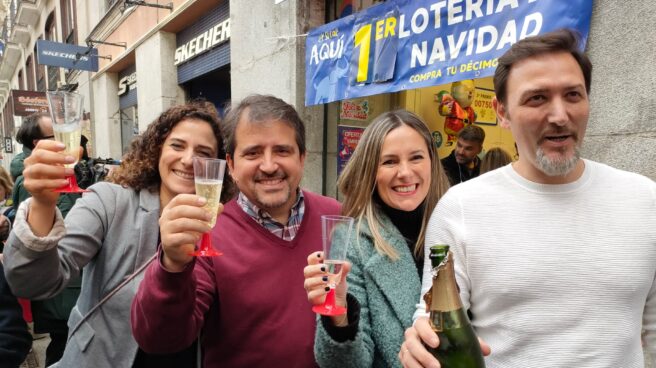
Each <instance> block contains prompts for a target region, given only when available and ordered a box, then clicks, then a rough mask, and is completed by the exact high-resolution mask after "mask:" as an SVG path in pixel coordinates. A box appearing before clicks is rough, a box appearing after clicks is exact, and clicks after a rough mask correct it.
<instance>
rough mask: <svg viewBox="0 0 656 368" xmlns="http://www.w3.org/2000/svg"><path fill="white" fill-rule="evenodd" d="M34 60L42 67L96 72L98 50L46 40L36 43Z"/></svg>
mask: <svg viewBox="0 0 656 368" xmlns="http://www.w3.org/2000/svg"><path fill="white" fill-rule="evenodd" d="M36 49H37V54H36V60H37V63H39V64H43V65H51V66H60V67H62V68H66V69H80V70H88V71H91V72H97V71H98V49H96V48H93V47H83V46H77V45H71V44H68V43H59V42H53V41H46V40H38V41H37V42H36Z"/></svg>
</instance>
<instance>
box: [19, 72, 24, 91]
mask: <svg viewBox="0 0 656 368" xmlns="http://www.w3.org/2000/svg"><path fill="white" fill-rule="evenodd" d="M24 79H25V78H24V77H23V71H22V70H19V71H18V89H24V88H25V81H24Z"/></svg>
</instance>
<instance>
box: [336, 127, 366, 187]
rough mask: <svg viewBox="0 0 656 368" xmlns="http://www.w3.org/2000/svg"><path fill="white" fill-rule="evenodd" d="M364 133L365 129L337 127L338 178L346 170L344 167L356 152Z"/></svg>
mask: <svg viewBox="0 0 656 368" xmlns="http://www.w3.org/2000/svg"><path fill="white" fill-rule="evenodd" d="M363 132H364V128H363V127H354V126H346V125H338V126H337V176H339V175H340V174H341V173H342V170H344V166H346V163H347V162H348V160H349V159H350V158H351V155H352V154H353V151H355V147H356V146H357V145H358V142H360V137H362V133H363Z"/></svg>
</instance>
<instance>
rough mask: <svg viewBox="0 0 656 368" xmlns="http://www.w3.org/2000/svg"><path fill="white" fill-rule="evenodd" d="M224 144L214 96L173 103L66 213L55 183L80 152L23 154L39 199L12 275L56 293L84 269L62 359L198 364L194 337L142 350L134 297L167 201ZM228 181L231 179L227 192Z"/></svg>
mask: <svg viewBox="0 0 656 368" xmlns="http://www.w3.org/2000/svg"><path fill="white" fill-rule="evenodd" d="M222 146H223V144H222V139H221V134H220V130H219V121H218V117H217V115H216V109H215V108H214V106H213V105H212V104H211V103H209V102H201V101H198V102H192V103H188V104H185V105H180V106H174V107H171V108H169V109H168V110H167V111H165V112H164V113H162V114H161V115H160V116H159V117H158V118H157V119H156V120H155V121H154V122H153V123H151V124H150V125H149V126H148V128H147V129H146V131H145V132H144V133H143V134H142V135H140V136H138V137H137V138H136V139H135V140H134V141H133V142H132V145H131V147H130V150H129V151H128V153H126V156H125V157H124V159H123V161H122V164H121V166H120V167H119V168H117V169H116V170H114V171H113V172H112V177H111V181H112V183H110V182H101V183H97V184H95V185H92V186H91V187H89V190H90V192H89V193H85V195H84V196H83V197H82V198H81V199H79V200H78V201H77V203H76V205H75V207H74V208H73V209H72V210H71V211H70V212H69V214H68V216H67V217H66V219H65V220H64V219H63V217H62V215H61V211H60V210H59V209H58V208H57V207H56V206H55V203H56V201H57V197H58V194H57V193H55V192H53V189H55V188H57V187H59V186H61V185H63V184H64V183H65V179H64V177H65V174H66V173H69V174H70V173H72V171H73V169H72V168H71V169H69V168H64V167H63V166H62V165H63V164H65V163H70V162H73V161H74V160H75V158H73V157H70V156H64V155H63V154H61V152H62V151H63V149H64V146H63V145H62V144H61V143H59V142H55V141H50V140H42V141H40V142H39V143H38V144H37V146H36V148H35V150H34V152H33V153H32V155H31V156H30V157H28V158H27V159H26V160H25V166H26V170H25V187H26V188H27V189H28V190H29V191H30V193H32V198H30V199H28V200H26V201H25V202H23V203H22V204H21V205H20V207H19V209H18V213H17V216H16V221H15V224H14V230H13V231H12V233H11V234H10V236H9V240H8V241H7V246H6V248H5V267H6V270H5V273H6V275H7V280H8V282H9V284H10V285H11V286H12V289H13V290H14V292H15V293H16V294H17V295H19V296H22V297H29V298H49V297H52V296H54V295H57V294H58V293H60V292H61V291H62V290H63V288H64V287H65V285H67V284H68V282H69V280H70V279H71V278H72V277H73V276H74V275H78V274H79V273H80V272H81V271H82V270H84V272H83V279H82V290H81V293H80V297H79V299H78V301H77V304H76V305H75V308H73V311H72V312H71V315H70V319H69V326H70V327H71V329H70V330H69V338H68V340H69V343H68V344H67V345H66V350H65V351H64V354H63V356H62V359H61V360H60V361H59V362H58V363H57V364H55V366H56V367H94V368H96V367H100V368H103V367H107V368H110V367H111V368H129V367H195V366H196V362H195V357H196V351H195V349H194V348H193V346H192V347H189V345H192V341H190V342H189V344H187V346H181V347H180V349H179V350H183V351H182V352H180V353H178V354H172V355H160V356H153V355H150V354H146V353H144V352H143V351H141V350H139V348H138V346H137V344H136V342H135V341H134V339H133V337H132V334H131V333H130V322H129V314H130V303H131V302H132V298H133V296H134V294H135V292H136V290H137V287H138V285H139V283H140V281H141V279H142V277H143V273H141V271H142V270H143V268H144V267H145V265H147V264H148V262H150V261H152V260H153V259H154V258H155V254H156V250H157V245H158V243H159V241H160V236H159V235H160V232H159V231H158V229H159V226H158V220H159V219H160V211H161V209H163V208H164V207H166V205H167V204H168V203H169V202H170V201H171V199H172V198H173V197H175V196H176V195H178V194H180V193H189V194H192V193H195V186H194V175H193V174H194V171H193V165H192V157H193V156H203V157H223V156H224V153H223V150H222ZM230 183H231V182H230V180H224V186H226V187H227V190H226V193H227V194H229V193H230V192H231V190H230V187H231V184H230ZM224 199H225V198H224ZM28 214H29V216H28ZM185 348H188V349H186V350H185ZM167 352H168V353H173V351H170V350H169V351H167Z"/></svg>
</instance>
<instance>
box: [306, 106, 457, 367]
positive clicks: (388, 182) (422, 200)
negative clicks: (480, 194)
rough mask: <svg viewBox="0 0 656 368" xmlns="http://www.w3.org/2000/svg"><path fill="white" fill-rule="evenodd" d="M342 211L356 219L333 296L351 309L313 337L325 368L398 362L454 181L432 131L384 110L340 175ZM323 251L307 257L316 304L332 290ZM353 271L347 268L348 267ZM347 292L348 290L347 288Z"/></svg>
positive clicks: (408, 117)
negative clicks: (427, 239)
mask: <svg viewBox="0 0 656 368" xmlns="http://www.w3.org/2000/svg"><path fill="white" fill-rule="evenodd" d="M338 186H339V188H340V191H341V192H342V193H343V194H344V196H345V199H344V204H343V206H342V214H343V215H345V216H350V217H354V218H355V229H354V232H353V233H352V236H351V239H349V240H348V241H338V242H336V243H334V244H335V245H334V246H336V247H338V246H343V245H344V244H346V243H348V244H350V245H349V248H348V250H347V252H348V255H347V257H348V260H349V261H350V262H351V264H352V266H351V267H349V266H345V267H344V268H343V271H342V281H341V282H340V284H339V286H338V287H337V290H336V292H337V294H336V302H337V304H338V305H340V306H346V307H347V314H346V315H341V316H334V317H327V316H322V317H321V318H320V320H321V322H320V323H319V325H318V326H317V333H316V340H315V343H314V349H315V355H316V359H317V362H318V363H319V365H320V366H322V367H336V368H337V367H398V366H400V364H399V361H398V359H397V354H398V352H399V349H400V346H401V343H402V342H403V331H404V330H405V329H406V328H408V327H410V326H411V325H412V314H413V313H414V310H415V304H416V302H417V299H418V298H419V291H420V288H421V282H420V277H421V271H422V269H423V262H424V254H423V252H424V235H425V232H426V224H427V223H428V219H429V217H430V214H431V213H432V211H433V208H435V205H436V204H437V202H438V200H439V199H440V197H441V196H442V195H443V194H444V192H446V190H447V189H448V188H449V183H448V180H447V178H446V176H445V175H444V172H443V170H442V166H441V165H440V162H439V159H438V158H437V153H436V151H435V149H434V144H433V140H432V136H431V132H430V130H429V129H428V127H427V126H426V124H425V123H424V122H423V121H422V120H421V119H420V118H419V117H418V116H416V115H415V114H413V113H411V112H408V111H406V110H396V111H392V112H386V113H384V114H382V115H380V116H378V117H377V118H376V119H375V120H374V121H373V122H372V123H371V124H370V125H369V126H368V127H367V129H365V131H364V134H363V135H362V138H361V139H360V142H359V143H358V145H357V147H356V149H355V152H354V154H353V156H352V157H351V159H350V160H349V162H348V164H347V165H346V167H345V168H344V171H343V172H342V175H341V176H340V178H339V181H338ZM323 257H324V255H323V254H322V253H321V252H316V253H313V254H311V255H310V256H309V257H308V266H307V267H305V269H304V275H305V285H304V286H305V289H306V291H307V294H308V299H309V300H310V301H311V302H312V303H313V304H321V303H323V301H324V299H325V295H326V288H327V281H326V280H327V279H328V276H327V273H326V270H325V268H324V265H323V264H322V263H321V262H322V261H323ZM349 269H350V271H349ZM347 291H348V293H347Z"/></svg>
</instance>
